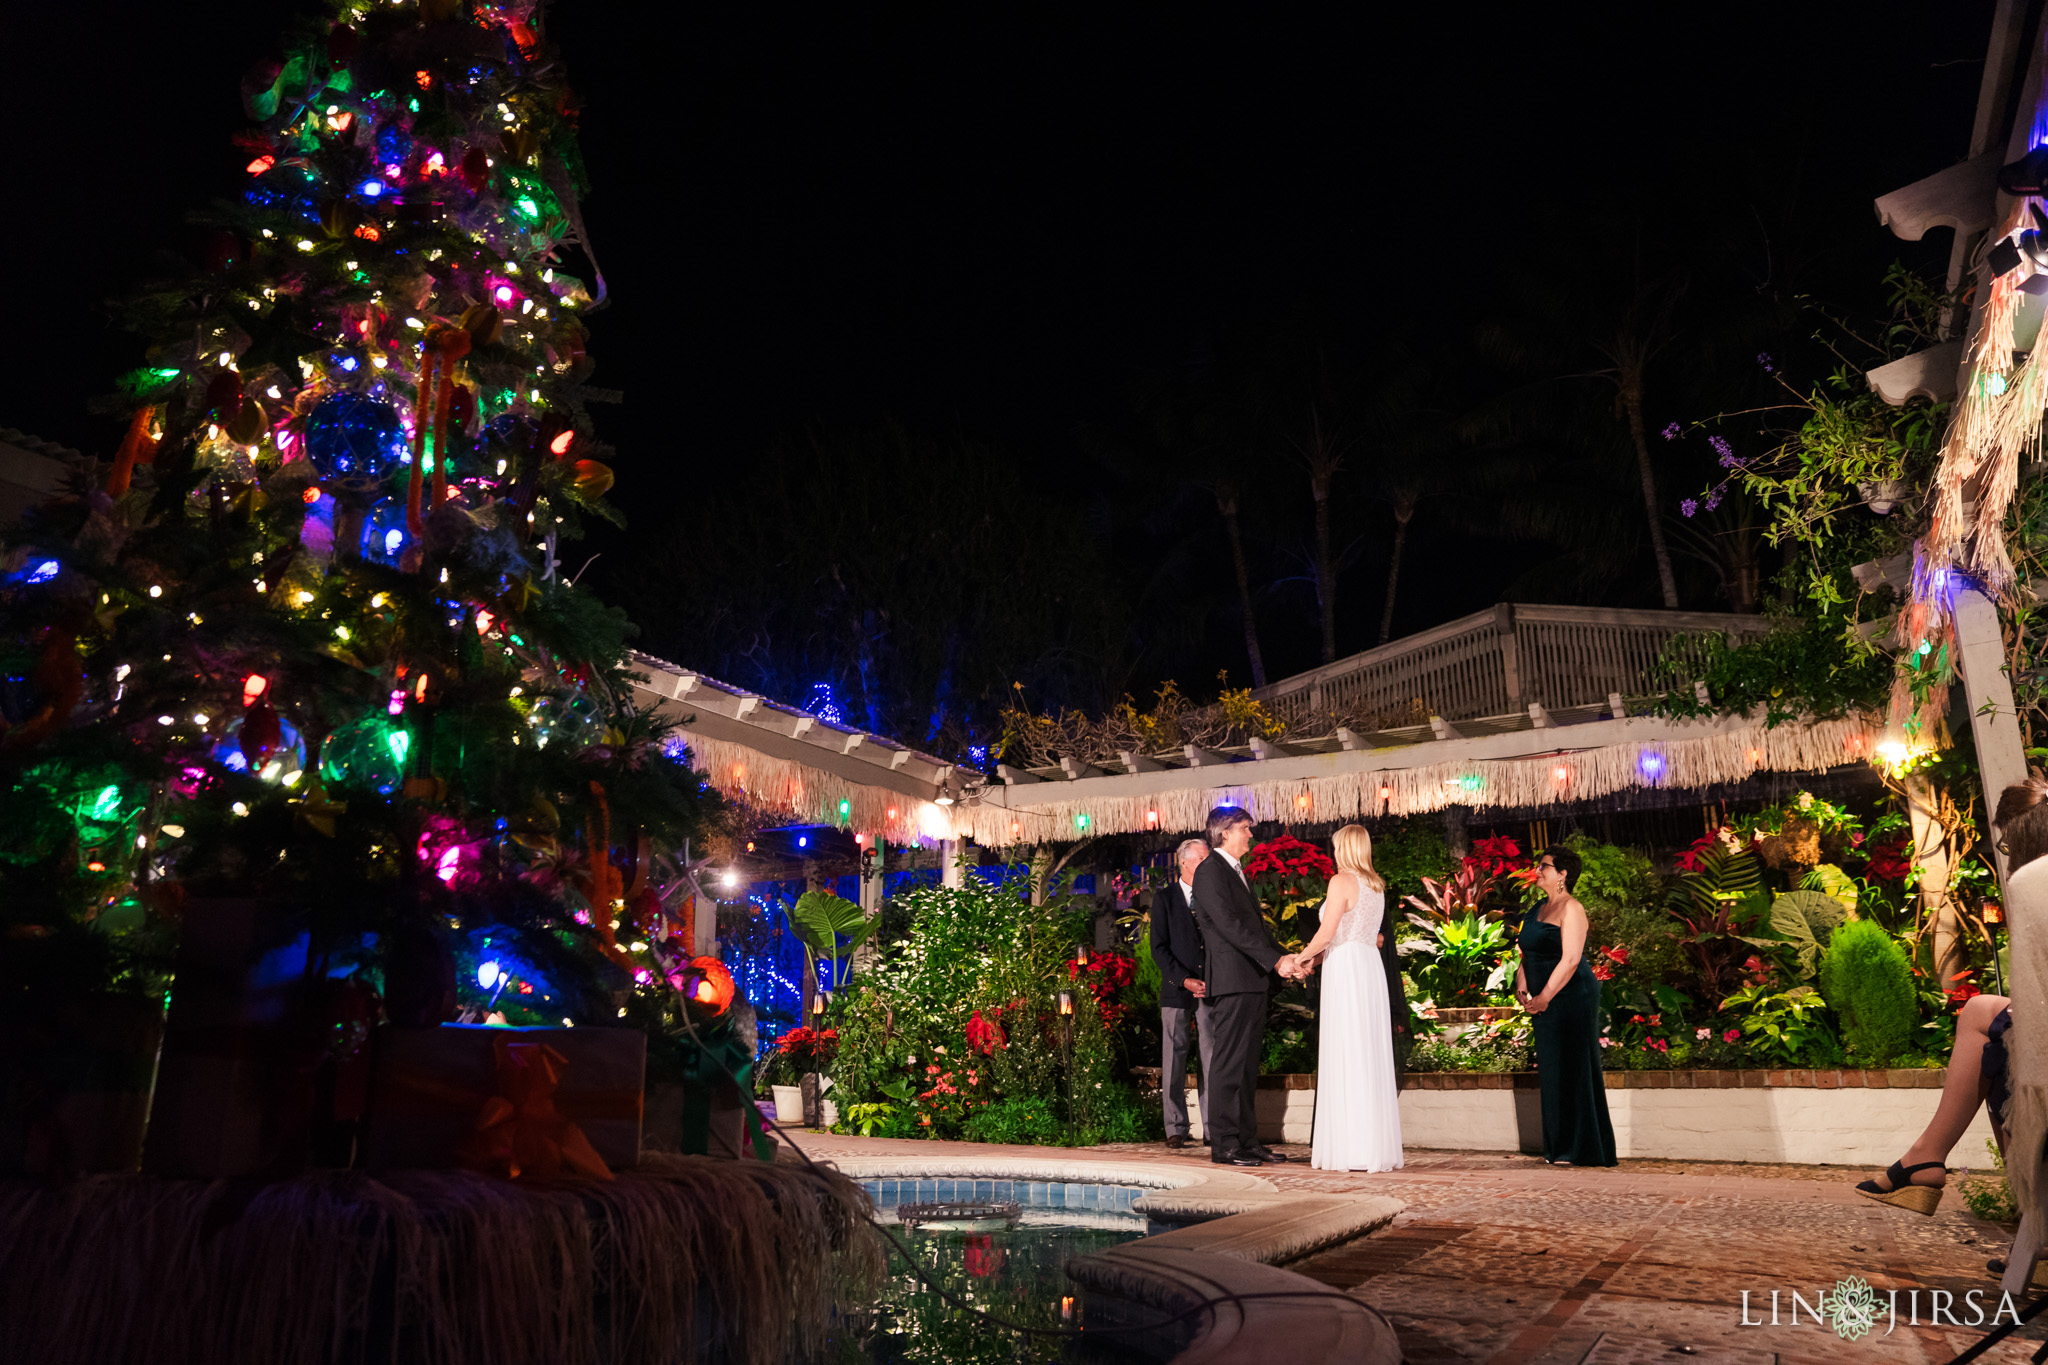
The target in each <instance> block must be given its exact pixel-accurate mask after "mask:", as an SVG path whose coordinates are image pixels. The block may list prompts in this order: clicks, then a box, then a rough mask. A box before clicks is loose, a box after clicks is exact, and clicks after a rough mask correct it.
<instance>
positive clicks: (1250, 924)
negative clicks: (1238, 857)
mask: <svg viewBox="0 0 2048 1365" xmlns="http://www.w3.org/2000/svg"><path fill="white" fill-rule="evenodd" d="M1195 923H1196V924H1197V925H1199V926H1200V927H1201V930H1202V949H1203V953H1204V958H1205V960H1204V962H1203V973H1202V980H1203V981H1204V982H1206V983H1207V984H1208V987H1209V994H1210V995H1211V996H1218V995H1236V994H1238V993H1240V992H1247V991H1264V990H1265V989H1266V987H1267V985H1268V983H1269V978H1270V977H1271V976H1272V972H1273V964H1274V963H1276V962H1278V961H1279V960H1280V959H1281V958H1283V957H1285V956H1286V953H1285V952H1283V951H1282V950H1281V947H1280V945H1279V944H1278V943H1275V942H1274V941H1273V934H1272V931H1270V930H1269V929H1267V928H1266V917H1265V916H1264V915H1262V914H1260V913H1259V903H1258V900H1257V899H1256V898H1255V897H1253V895H1252V891H1251V887H1250V886H1248V885H1246V883H1245V880H1244V878H1243V877H1242V876H1240V875H1239V874H1238V871H1237V869H1236V868H1234V867H1232V866H1231V865H1230V861H1229V859H1227V858H1225V857H1224V856H1223V855H1222V854H1221V853H1212V854H1210V855H1209V856H1208V857H1206V858H1204V859H1202V861H1201V863H1200V864H1199V865H1198V866H1197V867H1196V868H1195Z"/></svg>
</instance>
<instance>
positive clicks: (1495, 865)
mask: <svg viewBox="0 0 2048 1365" xmlns="http://www.w3.org/2000/svg"><path fill="white" fill-rule="evenodd" d="M1465 861H1466V862H1467V863H1473V864H1477V865H1478V866H1480V867H1482V868H1484V869H1485V870H1486V871H1487V872H1488V873H1490V874H1491V875H1493V876H1496V877H1498V876H1501V875H1502V874H1503V873H1507V872H1512V871H1514V870H1516V869H1517V868H1519V867H1521V865H1522V862H1523V858H1522V846H1521V845H1520V844H1518V843H1516V842H1515V841H1514V840H1513V839H1511V838H1509V837H1508V836H1507V835H1505V834H1502V835H1498V836H1496V837H1494V838H1492V839H1474V840H1473V841H1472V852H1471V853H1470V854H1469V855H1467V857H1466V859H1465Z"/></svg>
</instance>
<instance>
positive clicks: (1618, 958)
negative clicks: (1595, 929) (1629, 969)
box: [1600, 948, 1628, 967]
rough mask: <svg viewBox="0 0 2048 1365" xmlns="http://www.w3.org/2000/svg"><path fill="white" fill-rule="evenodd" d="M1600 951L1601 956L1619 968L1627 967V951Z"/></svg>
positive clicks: (1610, 949)
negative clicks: (1617, 964) (1619, 966)
mask: <svg viewBox="0 0 2048 1365" xmlns="http://www.w3.org/2000/svg"><path fill="white" fill-rule="evenodd" d="M1600 951H1601V953H1602V954H1603V955H1605V956H1606V957H1608V958H1609V959H1611V960H1613V961H1614V962H1617V963H1619V964H1620V965H1621V966H1624V967H1626V966H1627V965H1628V949H1626V948H1602V949H1601V950H1600Z"/></svg>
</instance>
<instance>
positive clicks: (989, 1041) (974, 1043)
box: [967, 1010, 1010, 1057]
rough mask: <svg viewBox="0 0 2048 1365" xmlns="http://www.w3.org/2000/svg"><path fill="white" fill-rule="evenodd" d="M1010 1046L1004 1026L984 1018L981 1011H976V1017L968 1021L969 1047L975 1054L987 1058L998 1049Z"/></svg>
mask: <svg viewBox="0 0 2048 1365" xmlns="http://www.w3.org/2000/svg"><path fill="white" fill-rule="evenodd" d="M1009 1045H1010V1038H1009V1035H1008V1034H1006V1033H1005V1032H1003V1026H1002V1025H1001V1024H999V1023H996V1022H995V1021H993V1020H989V1019H984V1018H982V1017H981V1011H980V1010H976V1011H975V1012H974V1017H973V1018H971V1019H969V1020H968V1021H967V1046H968V1047H969V1048H971V1049H972V1050H974V1051H975V1052H978V1053H980V1054H981V1055H982V1056H984V1057H986V1056H989V1055H990V1054H992V1053H993V1052H995V1051H996V1049H998V1048H1003V1047H1008V1046H1009Z"/></svg>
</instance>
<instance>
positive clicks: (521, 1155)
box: [456, 1038, 612, 1180]
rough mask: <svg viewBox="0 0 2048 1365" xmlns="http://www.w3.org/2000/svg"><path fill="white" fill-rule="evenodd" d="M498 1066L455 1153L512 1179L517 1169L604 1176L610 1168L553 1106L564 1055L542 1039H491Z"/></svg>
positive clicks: (549, 1176)
mask: <svg viewBox="0 0 2048 1365" xmlns="http://www.w3.org/2000/svg"><path fill="white" fill-rule="evenodd" d="M491 1046H492V1050H493V1052H494V1053H495V1056H496V1060H497V1069H498V1093H497V1094H495V1095H493V1096H492V1097H491V1098H490V1099H488V1100H486V1101H484V1107H483V1110H482V1111H481V1112H480V1113H478V1115H477V1116H476V1129H475V1131H474V1132H472V1133H471V1134H470V1135H469V1140H468V1141H467V1142H465V1143H464V1144H463V1145H462V1147H461V1148H460V1149H459V1150H458V1151H457V1153H456V1157H457V1159H458V1160H459V1161H461V1162H462V1164H463V1165H465V1166H468V1167H470V1168H471V1169H472V1170H481V1171H487V1172H490V1173H492V1174H495V1175H501V1176H504V1177H505V1178H506V1179H508V1180H517V1179H519V1178H520V1177H521V1176H522V1175H525V1176H531V1177H533V1178H534V1179H537V1180H553V1179H555V1178H557V1177H559V1176H563V1175H581V1176H588V1177H590V1178H591V1179H593V1180H610V1179H611V1178H612V1173H611V1169H610V1168H609V1167H607V1166H606V1165H605V1164H604V1158H603V1157H601V1156H599V1155H598V1154H597V1149H596V1148H595V1147H592V1146H591V1145H590V1139H589V1138H587V1137H585V1136H584V1135H583V1130H582V1129H581V1128H578V1127H577V1126H576V1125H575V1124H574V1123H573V1122H571V1121H570V1120H569V1119H567V1118H564V1117H563V1116H562V1115H561V1113H560V1112H558V1111H557V1110H556V1108H555V1088H556V1087H557V1086H558V1085H560V1084H561V1083H562V1072H563V1071H564V1070H565V1069H567V1067H568V1065H569V1061H568V1058H566V1057H564V1056H563V1055H562V1054H561V1053H559V1052H557V1051H555V1050H554V1049H553V1048H551V1047H549V1046H548V1045H547V1044H546V1043H513V1042H508V1041H506V1040H505V1039H503V1038H493V1039H492V1040H491Z"/></svg>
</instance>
